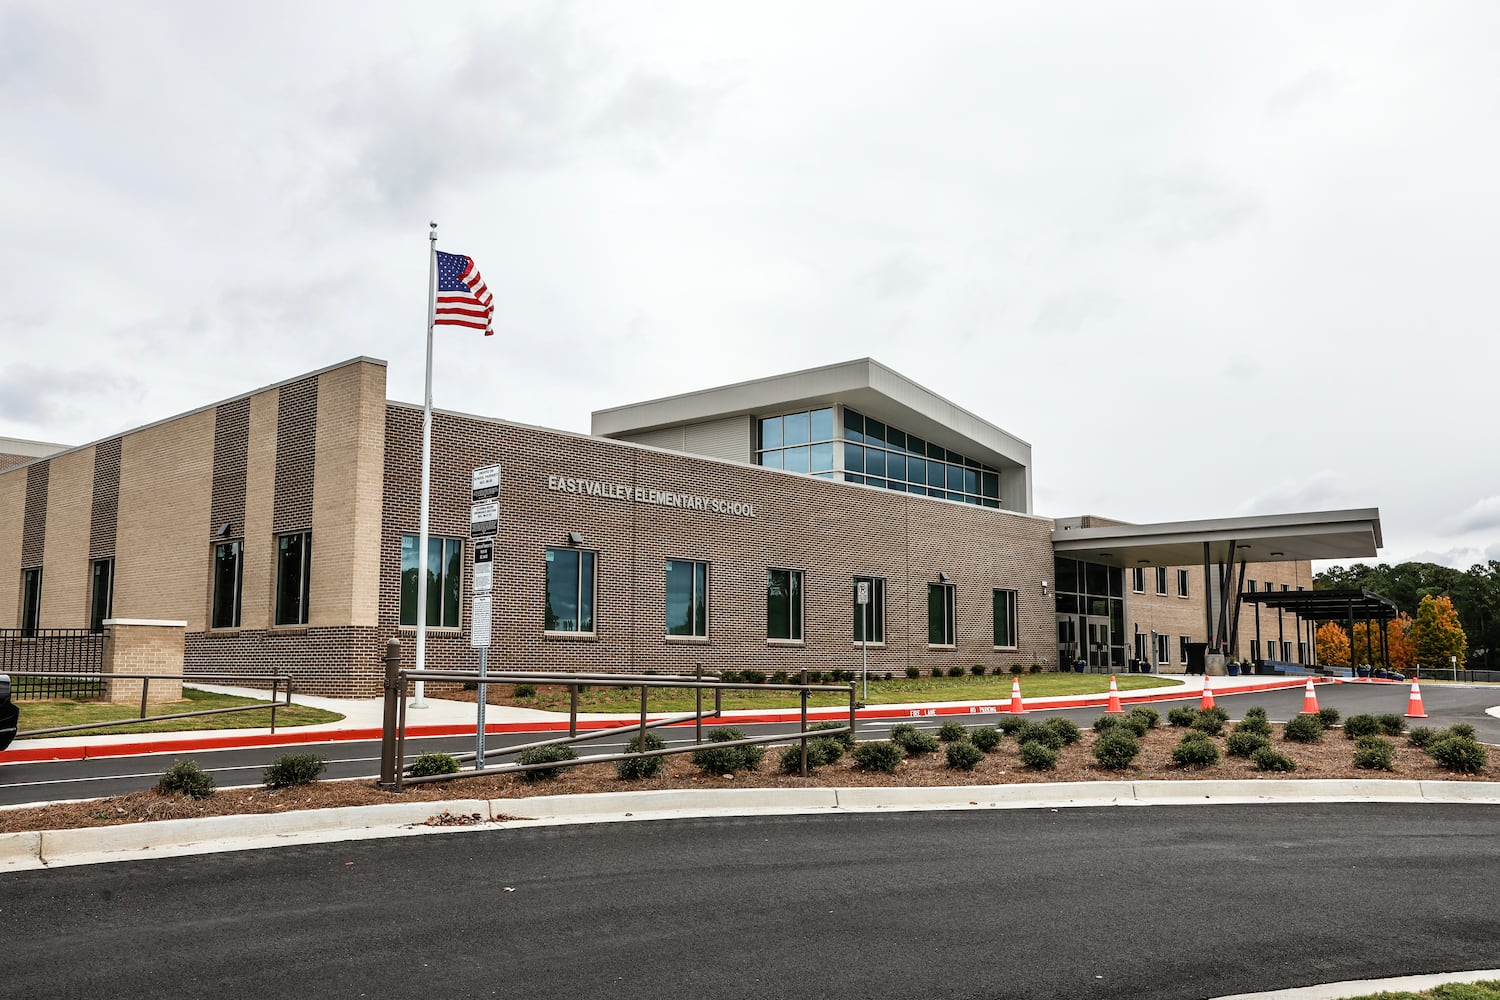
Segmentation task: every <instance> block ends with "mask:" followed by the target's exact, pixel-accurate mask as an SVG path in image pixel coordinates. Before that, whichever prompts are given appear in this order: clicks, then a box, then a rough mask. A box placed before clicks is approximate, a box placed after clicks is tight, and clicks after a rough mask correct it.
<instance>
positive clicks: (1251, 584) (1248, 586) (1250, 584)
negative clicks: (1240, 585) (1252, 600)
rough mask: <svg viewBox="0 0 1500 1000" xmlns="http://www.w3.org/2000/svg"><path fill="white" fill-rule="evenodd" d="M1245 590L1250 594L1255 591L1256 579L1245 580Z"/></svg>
mask: <svg viewBox="0 0 1500 1000" xmlns="http://www.w3.org/2000/svg"><path fill="white" fill-rule="evenodd" d="M1245 592H1246V593H1249V594H1253V593H1255V581H1254V580H1246V581H1245Z"/></svg>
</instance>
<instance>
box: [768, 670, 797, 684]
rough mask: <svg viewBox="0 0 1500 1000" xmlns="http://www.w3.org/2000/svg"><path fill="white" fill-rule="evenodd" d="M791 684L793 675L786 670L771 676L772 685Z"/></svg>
mask: <svg viewBox="0 0 1500 1000" xmlns="http://www.w3.org/2000/svg"><path fill="white" fill-rule="evenodd" d="M791 682H792V676H791V674H788V673H787V672H786V671H785V670H778V671H776V672H775V673H773V674H771V683H772V684H790V683H791Z"/></svg>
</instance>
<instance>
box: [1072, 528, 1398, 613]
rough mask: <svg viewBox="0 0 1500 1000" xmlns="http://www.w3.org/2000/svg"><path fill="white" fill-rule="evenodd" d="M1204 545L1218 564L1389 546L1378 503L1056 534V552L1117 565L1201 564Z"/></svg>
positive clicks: (1359, 553) (1355, 554) (1362, 554)
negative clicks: (1367, 505)
mask: <svg viewBox="0 0 1500 1000" xmlns="http://www.w3.org/2000/svg"><path fill="white" fill-rule="evenodd" d="M1205 542H1207V543H1208V546H1209V559H1210V560H1211V561H1212V562H1215V563H1220V562H1239V561H1241V560H1244V561H1246V562H1252V563H1263V562H1293V561H1297V560H1302V559H1368V558H1370V557H1372V556H1374V555H1376V553H1377V552H1378V550H1379V549H1380V546H1381V545H1383V544H1384V541H1383V539H1382V538H1381V534H1380V511H1379V510H1378V509H1375V508H1368V509H1361V510H1328V511H1312V512H1308V513H1302V514H1272V515H1263V516H1257V517H1226V518H1215V519H1213V520H1204V521H1169V522H1163V523H1159V524H1122V525H1111V526H1109V527H1104V528H1059V529H1058V530H1057V531H1054V532H1053V533H1052V549H1053V551H1054V552H1055V553H1056V554H1057V555H1060V556H1067V557H1069V558H1073V559H1082V560H1084V561H1086V562H1094V563H1103V564H1105V565H1107V566H1120V567H1132V566H1136V565H1141V564H1145V565H1151V566H1197V565H1202V563H1203V562H1204V557H1203V555H1204V554H1203V545H1204V543H1205ZM1231 545H1233V546H1234V548H1233V550H1231V549H1230V546H1231ZM1303 593H1307V591H1303Z"/></svg>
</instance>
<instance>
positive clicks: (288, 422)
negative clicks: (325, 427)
mask: <svg viewBox="0 0 1500 1000" xmlns="http://www.w3.org/2000/svg"><path fill="white" fill-rule="evenodd" d="M247 413H248V411H247ZM317 452H318V379H317V376H313V377H312V378H305V379H302V380H301V381H298V382H293V383H291V384H290V385H284V386H282V387H281V393H280V396H279V399H278V402H277V407H276V494H275V501H274V508H273V512H272V515H271V530H272V531H274V532H276V533H278V534H280V533H282V532H288V531H298V530H301V529H306V528H311V527H312V514H313V466H314V463H315V461H316V459H317Z"/></svg>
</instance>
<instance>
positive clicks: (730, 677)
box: [719, 670, 740, 684]
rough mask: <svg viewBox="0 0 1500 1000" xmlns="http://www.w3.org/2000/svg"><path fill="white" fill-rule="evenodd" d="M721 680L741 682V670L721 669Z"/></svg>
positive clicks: (723, 681) (733, 682)
mask: <svg viewBox="0 0 1500 1000" xmlns="http://www.w3.org/2000/svg"><path fill="white" fill-rule="evenodd" d="M719 680H720V681H721V682H722V683H724V684H738V683H739V682H740V672H739V671H738V670H721V671H719Z"/></svg>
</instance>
